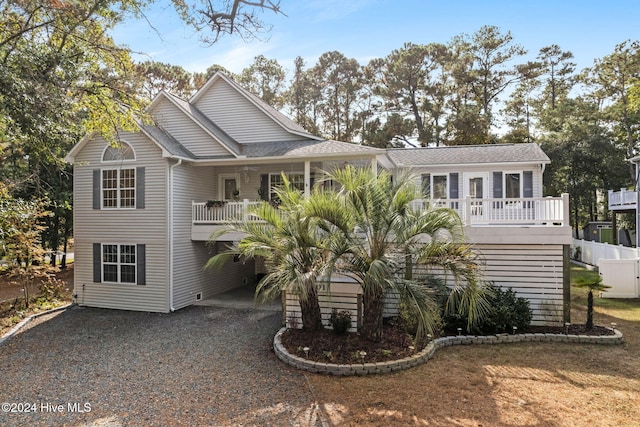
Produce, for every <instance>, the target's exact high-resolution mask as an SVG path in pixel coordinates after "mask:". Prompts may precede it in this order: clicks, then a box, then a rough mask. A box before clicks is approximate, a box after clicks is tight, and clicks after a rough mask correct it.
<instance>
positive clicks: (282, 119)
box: [189, 71, 324, 140]
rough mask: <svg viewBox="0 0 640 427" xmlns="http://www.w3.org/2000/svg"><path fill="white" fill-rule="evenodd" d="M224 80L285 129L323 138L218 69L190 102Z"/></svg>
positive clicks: (314, 137)
mask: <svg viewBox="0 0 640 427" xmlns="http://www.w3.org/2000/svg"><path fill="white" fill-rule="evenodd" d="M219 80H222V81H224V82H226V83H227V84H228V85H229V86H230V87H232V88H233V89H234V90H235V91H237V92H238V93H239V94H240V95H242V96H244V97H245V98H246V99H248V100H249V101H250V102H251V103H252V104H253V105H255V106H256V107H257V108H258V109H259V110H261V111H262V112H263V113H264V114H266V115H267V116H269V117H270V118H271V119H272V120H273V121H274V122H275V123H276V124H278V125H279V126H280V127H282V128H283V129H285V130H286V131H287V132H289V133H292V134H295V135H300V136H302V137H304V138H309V139H314V140H322V139H324V138H321V137H319V136H316V135H313V134H311V133H309V132H307V131H306V130H305V129H304V128H303V127H302V126H300V125H299V124H298V123H296V122H294V121H293V120H291V119H290V118H289V117H287V116H286V115H284V114H282V113H281V112H280V111H278V110H276V109H275V108H273V107H272V106H270V105H269V104H267V103H266V102H264V101H263V100H262V99H260V98H259V97H258V96H256V95H254V94H252V93H251V92H249V91H248V90H246V89H245V88H243V87H242V86H240V85H239V84H238V83H237V82H236V81H235V80H233V79H231V78H230V77H228V76H227V75H226V74H225V73H223V72H221V71H218V72H216V73H215V74H214V75H213V76H212V77H211V78H210V79H209V80H208V81H207V82H206V83H205V84H204V85H203V86H202V87H201V88H200V89H199V90H198V91H197V92H196V93H195V94H194V95H193V96H192V97H191V99H189V104H196V103H197V101H198V99H200V98H201V97H202V96H204V94H205V93H206V92H207V91H208V90H209V88H210V87H211V86H213V85H214V84H215V83H216V82H217V81H219Z"/></svg>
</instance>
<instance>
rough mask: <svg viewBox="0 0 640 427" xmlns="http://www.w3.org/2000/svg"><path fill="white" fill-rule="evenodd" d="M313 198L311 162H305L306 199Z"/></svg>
mask: <svg viewBox="0 0 640 427" xmlns="http://www.w3.org/2000/svg"><path fill="white" fill-rule="evenodd" d="M309 196H311V162H310V161H309V160H305V161H304V197H305V198H307V199H308V198H309Z"/></svg>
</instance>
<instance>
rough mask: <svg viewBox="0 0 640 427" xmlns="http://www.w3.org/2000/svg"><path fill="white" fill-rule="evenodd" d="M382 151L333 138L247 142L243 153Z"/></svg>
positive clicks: (251, 155)
mask: <svg viewBox="0 0 640 427" xmlns="http://www.w3.org/2000/svg"><path fill="white" fill-rule="evenodd" d="M381 153H384V150H381V149H379V148H373V147H366V146H363V145H357V144H350V143H348V142H340V141H332V140H324V141H317V140H302V141H281V142H261V143H258V144H245V145H243V151H242V154H244V155H245V156H247V157H272V156H314V155H327V154H328V155H332V154H367V155H375V154H381Z"/></svg>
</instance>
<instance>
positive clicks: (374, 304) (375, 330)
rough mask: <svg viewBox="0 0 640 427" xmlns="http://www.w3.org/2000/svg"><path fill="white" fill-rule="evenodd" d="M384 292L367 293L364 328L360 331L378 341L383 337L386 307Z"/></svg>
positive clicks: (365, 296)
mask: <svg viewBox="0 0 640 427" xmlns="http://www.w3.org/2000/svg"><path fill="white" fill-rule="evenodd" d="M383 297H384V294H383V293H382V292H380V293H377V292H376V293H375V294H374V295H371V294H369V295H367V294H365V295H364V297H363V301H362V305H363V307H362V308H363V311H364V313H363V314H362V328H361V329H360V333H361V334H362V335H363V336H364V337H365V338H366V339H368V340H369V341H373V342H378V341H380V340H381V339H382V310H383V308H384V298H383Z"/></svg>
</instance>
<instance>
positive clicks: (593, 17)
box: [113, 0, 640, 73]
mask: <svg viewBox="0 0 640 427" xmlns="http://www.w3.org/2000/svg"><path fill="white" fill-rule="evenodd" d="M167 3H168V2H167ZM281 7H282V9H283V11H284V12H285V13H286V14H287V16H281V15H274V14H273V13H272V12H270V11H265V12H264V13H263V17H264V21H265V22H266V23H269V24H272V25H273V29H272V31H271V32H270V33H269V34H268V37H269V39H268V40H267V41H253V42H249V43H247V42H245V41H243V40H242V39H240V38H238V37H228V36H227V37H226V38H224V39H222V40H221V41H219V42H218V43H216V44H214V45H213V46H211V47H203V46H202V45H201V44H200V43H199V41H198V36H197V34H196V33H195V32H194V31H193V30H191V29H189V28H188V27H187V26H186V25H185V24H183V23H182V22H181V21H180V20H179V19H178V18H177V16H176V14H175V12H174V11H173V9H172V8H171V6H167V5H162V4H156V5H154V6H153V7H152V8H151V9H150V10H148V11H147V16H148V18H149V20H150V22H151V23H152V24H153V25H154V26H155V27H156V28H157V30H158V32H159V33H160V34H159V35H158V33H156V32H155V31H154V30H152V29H151V28H150V26H149V25H148V24H147V23H146V22H145V21H128V22H126V23H124V24H121V25H119V26H118V27H116V28H115V29H114V31H113V36H114V39H115V40H116V42H118V43H122V44H127V45H129V47H131V48H132V49H133V50H135V51H139V52H144V54H145V55H142V56H139V57H138V58H137V59H149V58H151V59H154V60H156V61H162V62H167V63H170V64H175V65H181V66H182V67H184V68H185V69H187V70H188V71H192V72H193V71H204V70H206V68H207V67H209V66H210V65H213V64H219V65H222V66H224V67H225V68H227V69H229V70H230V71H232V72H236V73H237V72H240V71H241V70H242V69H243V68H245V67H246V66H248V65H249V64H250V63H251V62H252V61H253V58H254V57H255V56H256V55H260V54H262V55H264V56H266V57H267V58H269V59H277V60H278V62H279V63H280V64H281V65H282V66H283V67H285V68H286V69H287V70H289V71H290V70H292V69H293V59H294V58H295V57H296V56H302V57H303V58H304V59H305V61H306V63H307V66H312V65H314V64H315V62H316V60H317V59H318V57H319V56H320V55H321V54H322V53H324V52H328V51H332V50H337V51H340V52H342V53H343V54H344V55H345V56H347V57H349V58H355V59H357V60H358V61H359V62H360V64H362V65H365V64H366V63H367V62H368V61H369V60H370V59H372V58H376V57H384V56H386V55H388V54H389V53H391V51H392V50H393V49H398V48H400V47H402V45H403V44H404V43H405V42H412V43H425V44H426V43H431V42H440V43H447V42H449V41H450V40H451V39H452V38H453V37H454V36H456V35H459V34H462V33H468V34H471V33H473V32H475V31H476V30H478V29H479V28H480V27H481V26H483V25H495V26H498V27H499V28H500V29H501V30H502V32H503V33H506V32H507V31H510V32H511V33H512V35H513V38H514V41H515V42H516V43H518V44H520V45H522V46H523V47H524V48H526V49H527V50H528V51H529V54H528V55H527V57H526V59H533V58H535V56H536V54H537V52H538V50H539V49H540V48H541V47H544V46H548V45H550V44H558V45H560V47H561V48H562V49H563V50H569V51H571V52H573V54H574V55H575V59H574V61H575V62H576V63H577V64H578V69H582V68H585V67H588V66H591V65H592V64H593V61H594V59H596V58H601V57H602V56H604V55H607V54H609V53H611V52H612V51H613V49H614V47H615V45H616V44H618V43H621V42H623V41H624V40H627V39H631V40H638V39H640V21H638V19H639V17H640V0H609V1H606V0H602V1H595V0H555V1H553V0H510V1H507V0H458V1H455V0H439V1H434V0H282V1H281ZM523 61H524V59H523Z"/></svg>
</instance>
